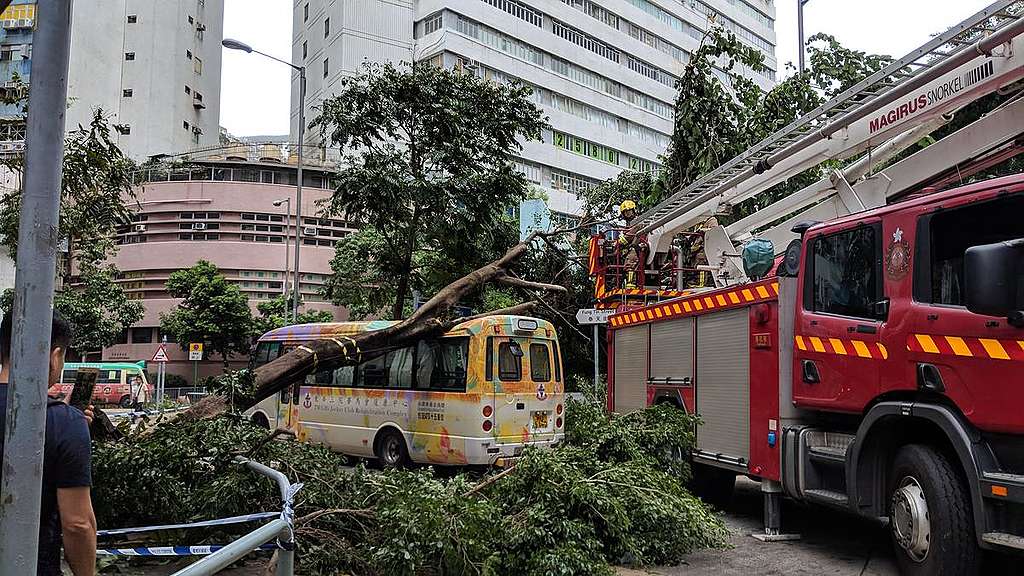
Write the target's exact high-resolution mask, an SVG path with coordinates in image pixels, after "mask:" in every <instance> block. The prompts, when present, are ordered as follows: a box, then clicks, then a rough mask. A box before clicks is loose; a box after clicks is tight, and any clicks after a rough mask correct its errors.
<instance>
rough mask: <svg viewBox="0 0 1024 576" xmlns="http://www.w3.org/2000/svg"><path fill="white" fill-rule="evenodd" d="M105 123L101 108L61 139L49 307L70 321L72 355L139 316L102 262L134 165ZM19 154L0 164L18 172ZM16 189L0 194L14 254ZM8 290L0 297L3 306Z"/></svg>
mask: <svg viewBox="0 0 1024 576" xmlns="http://www.w3.org/2000/svg"><path fill="white" fill-rule="evenodd" d="M110 128H111V126H110V124H109V122H108V120H107V118H106V116H105V115H104V113H103V111H102V110H99V109H97V110H96V111H95V112H94V113H93V118H92V121H91V122H90V124H89V125H88V126H79V127H78V128H77V129H76V130H73V131H71V132H70V133H69V134H68V135H67V138H66V139H65V143H64V162H63V165H64V166H63V169H64V174H63V178H62V186H61V200H60V221H59V225H58V226H59V233H60V237H61V238H62V239H65V240H67V249H68V254H69V255H70V256H72V257H73V259H74V262H75V266H72V265H71V258H65V259H64V265H62V266H60V267H59V269H58V270H57V275H58V277H59V279H60V282H58V285H59V286H60V288H59V289H58V290H57V292H56V294H55V295H54V307H55V308H56V309H57V310H59V311H60V312H61V313H62V314H64V315H65V316H66V317H67V318H68V320H69V321H70V322H71V323H72V324H73V325H74V326H75V339H74V341H73V342H72V344H71V345H72V348H73V349H74V350H76V351H78V352H80V353H83V354H88V353H89V352H92V351H95V350H99V349H101V348H103V347H106V346H110V345H112V344H114V343H115V342H117V340H118V338H119V337H120V335H121V334H122V333H123V332H124V330H126V329H127V328H128V327H129V326H131V325H132V324H134V323H136V322H138V321H139V320H141V319H142V316H143V308H142V305H141V304H140V303H138V302H134V301H132V300H130V299H129V298H128V295H127V293H126V292H125V290H124V288H123V287H122V286H121V284H120V283H119V282H117V280H118V279H119V277H120V271H119V270H118V269H117V267H115V266H114V265H112V264H109V263H107V260H108V259H109V258H110V257H111V256H113V255H114V254H116V252H117V247H116V246H115V245H114V243H113V241H112V238H113V236H114V234H115V233H116V232H117V228H118V227H119V226H122V225H124V224H127V223H128V222H129V221H130V217H131V213H132V204H133V203H134V201H135V190H134V188H133V184H132V177H133V174H134V172H135V168H136V165H135V163H134V162H132V160H131V159H130V158H128V157H127V156H125V154H124V153H123V152H122V151H121V149H120V148H118V147H117V144H116V143H115V142H114V141H113V140H112V139H111V134H110ZM23 161H24V159H23V158H22V157H14V158H10V159H7V160H5V161H4V166H5V167H6V168H7V169H10V170H13V171H15V172H18V173H20V172H22V170H23V165H22V164H23ZM22 193H23V190H21V189H18V190H14V191H11V192H8V193H6V194H4V195H3V196H2V197H0V244H3V245H4V246H5V247H7V249H8V250H9V252H10V255H11V257H12V258H16V257H17V249H18V246H17V243H18V225H19V222H20V216H21V214H20V213H21V198H22ZM12 298H13V292H11V293H9V294H7V295H5V296H4V298H3V305H4V307H5V308H7V307H9V306H10V300H11V299H12Z"/></svg>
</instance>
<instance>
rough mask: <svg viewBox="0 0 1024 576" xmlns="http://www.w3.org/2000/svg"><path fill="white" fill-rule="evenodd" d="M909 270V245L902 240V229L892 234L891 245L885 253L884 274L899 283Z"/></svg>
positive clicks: (897, 229)
mask: <svg viewBox="0 0 1024 576" xmlns="http://www.w3.org/2000/svg"><path fill="white" fill-rule="evenodd" d="M909 270H910V243H909V242H907V241H906V240H904V239H903V229H902V228H896V231H895V232H893V233H892V243H891V244H889V249H888V250H886V253H885V273H886V274H887V275H888V276H889V279H890V280H895V281H899V280H902V279H903V278H905V277H906V275H907V272H908V271H909Z"/></svg>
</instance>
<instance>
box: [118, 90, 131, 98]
mask: <svg viewBox="0 0 1024 576" xmlns="http://www.w3.org/2000/svg"><path fill="white" fill-rule="evenodd" d="M121 96H123V97H125V98H131V97H132V89H131V88H125V89H124V90H121Z"/></svg>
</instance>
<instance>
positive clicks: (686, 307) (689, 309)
mask: <svg viewBox="0 0 1024 576" xmlns="http://www.w3.org/2000/svg"><path fill="white" fill-rule="evenodd" d="M683 310H686V311H687V312H690V311H692V310H693V309H692V308H690V303H689V302H683Z"/></svg>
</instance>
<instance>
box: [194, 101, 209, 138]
mask: <svg viewBox="0 0 1024 576" xmlns="http://www.w3.org/2000/svg"><path fill="white" fill-rule="evenodd" d="M192 107H193V108H195V109H197V110H202V109H203V108H206V104H203V100H202V99H201V98H192ZM192 131H193V132H195V133H196V134H202V132H203V131H202V130H201V129H193V130H192Z"/></svg>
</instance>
